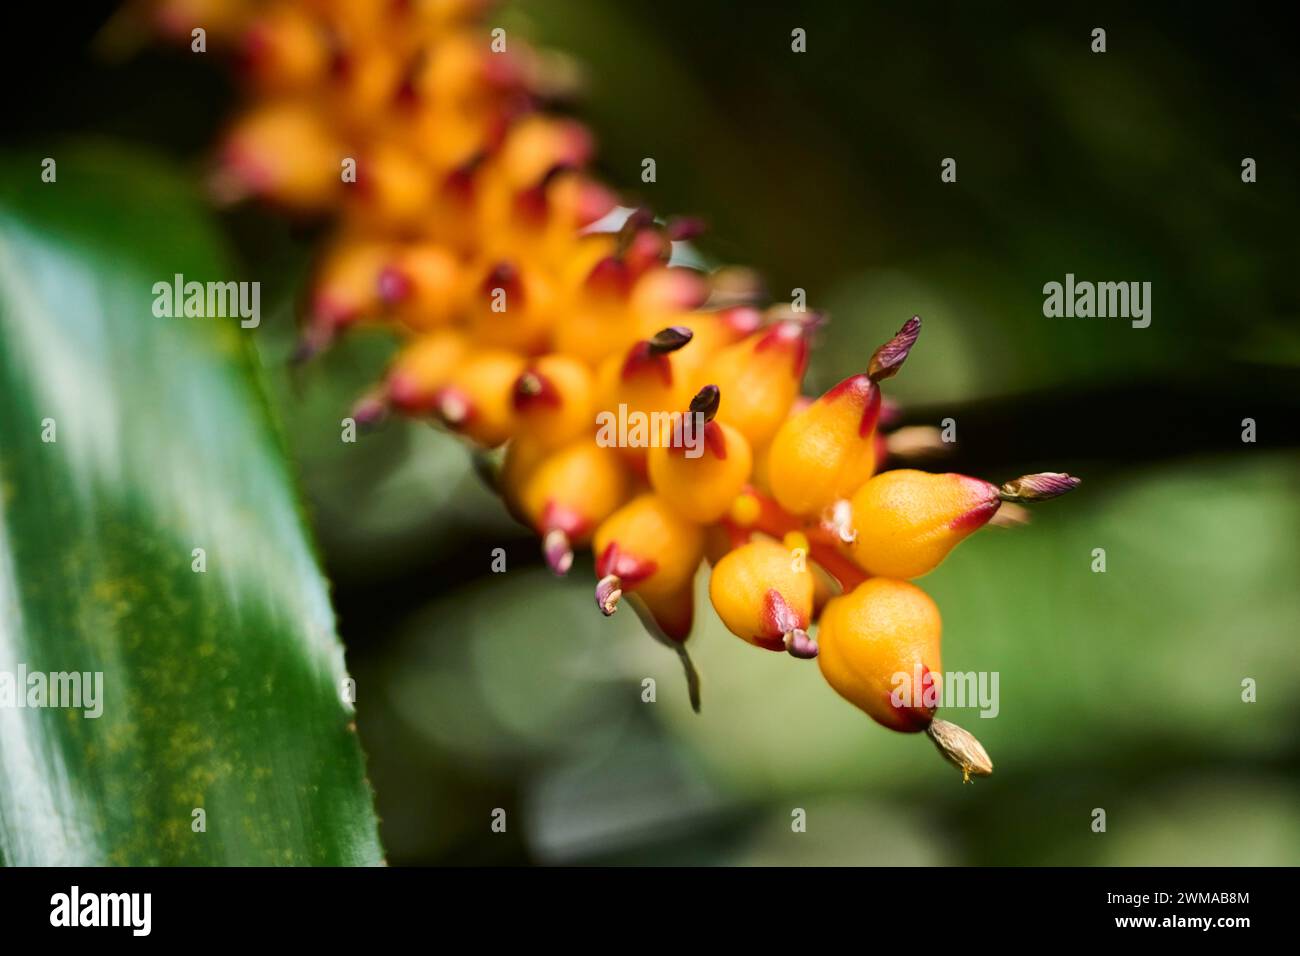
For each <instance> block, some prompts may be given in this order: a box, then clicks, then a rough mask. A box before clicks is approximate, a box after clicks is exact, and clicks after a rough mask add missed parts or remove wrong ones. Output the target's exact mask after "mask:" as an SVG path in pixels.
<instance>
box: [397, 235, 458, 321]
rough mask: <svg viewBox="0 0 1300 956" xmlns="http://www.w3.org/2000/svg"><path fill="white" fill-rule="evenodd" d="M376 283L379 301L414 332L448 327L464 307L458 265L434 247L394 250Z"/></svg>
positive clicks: (424, 245)
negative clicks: (390, 259)
mask: <svg viewBox="0 0 1300 956" xmlns="http://www.w3.org/2000/svg"><path fill="white" fill-rule="evenodd" d="M378 283H379V298H380V299H381V300H382V301H383V302H384V304H385V305H387V306H388V308H389V309H390V310H391V311H392V313H393V314H394V316H395V317H396V318H397V319H398V320H399V321H400V322H402V323H403V324H404V325H405V326H406V327H407V328H410V329H413V330H415V331H417V332H427V331H428V330H430V329H434V328H438V327H441V326H444V325H448V324H450V323H451V322H452V321H453V319H455V318H456V317H457V315H458V313H459V312H460V309H461V308H462V307H463V302H462V298H463V288H462V273H461V266H460V262H459V261H458V260H457V259H456V257H455V256H454V255H452V254H451V252H449V251H448V250H447V248H446V247H445V246H441V245H437V244H435V243H429V242H421V243H416V244H414V245H410V246H407V247H406V248H404V249H400V250H397V252H396V253H395V255H394V256H393V259H392V261H391V262H390V263H389V264H388V265H387V266H385V267H384V269H383V270H382V271H381V272H380V274H379V278H378Z"/></svg>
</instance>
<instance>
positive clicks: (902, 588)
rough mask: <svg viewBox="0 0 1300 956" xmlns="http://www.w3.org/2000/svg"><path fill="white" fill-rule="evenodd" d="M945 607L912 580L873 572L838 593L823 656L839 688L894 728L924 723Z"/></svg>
mask: <svg viewBox="0 0 1300 956" xmlns="http://www.w3.org/2000/svg"><path fill="white" fill-rule="evenodd" d="M942 630H943V624H942V621H941V620H940V618H939V609H938V608H937V607H936V606H935V603H934V601H932V600H931V599H930V597H929V595H927V594H926V593H925V592H924V591H922V590H921V589H920V588H918V587H917V586H916V585H914V584H908V583H907V582H906V581H894V580H890V579H889V578H872V579H871V580H870V581H865V582H863V583H862V584H859V585H858V586H857V587H856V588H854V589H853V590H852V591H850V592H849V593H848V594H844V595H841V596H840V597H837V598H835V599H834V600H832V601H831V602H830V603H829V604H828V605H827V606H826V610H825V611H823V612H822V619H821V627H820V629H819V630H818V633H817V639H818V643H819V645H820V647H821V653H820V654H819V655H818V657H817V663H818V665H819V666H820V667H821V671H822V676H823V677H825V678H826V682H827V683H828V684H830V685H831V687H833V688H834V689H835V692H836V693H837V694H839V695H840V696H841V697H843V698H844V699H845V700H847V701H848V702H849V703H851V704H853V705H854V706H855V707H858V708H859V709H861V710H863V711H865V712H866V713H867V715H868V716H870V717H871V719H872V720H874V721H876V723H878V724H881V725H883V726H885V727H888V728H890V729H891V730H899V731H903V732H906V733H913V732H917V731H921V730H925V729H926V728H927V727H928V726H929V725H930V721H931V719H932V718H933V716H934V710H935V708H936V707H937V706H938V701H939V691H940V689H941V687H940V681H941V677H940V675H941V674H942V672H943V667H942V664H941V663H940V656H939V639H940V636H941V633H942Z"/></svg>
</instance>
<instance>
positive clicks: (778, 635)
mask: <svg viewBox="0 0 1300 956" xmlns="http://www.w3.org/2000/svg"><path fill="white" fill-rule="evenodd" d="M813 592H814V582H813V576H812V573H811V572H810V571H809V570H808V567H807V565H806V563H805V561H804V560H803V558H802V557H801V556H799V555H797V554H796V553H794V552H792V551H791V550H790V549H788V548H786V547H784V546H782V545H780V544H777V543H776V542H774V541H769V540H766V539H759V540H756V541H751V542H749V543H748V544H744V545H741V546H740V547H739V548H736V549H735V550H734V551H731V552H729V553H728V554H726V555H725V556H724V557H723V558H722V560H720V561H719V562H718V563H717V564H716V565H714V567H713V575H712V577H710V579H709V597H710V599H711V600H712V601H713V606H714V608H715V609H716V610H717V612H718V616H719V617H721V618H722V623H723V624H725V625H726V626H727V630H729V631H731V633H733V634H735V635H736V636H737V637H739V638H741V639H742V640H745V641H747V642H749V643H750V644H753V645H755V646H756V647H762V648H766V649H767V650H770V651H787V652H789V653H790V654H792V655H794V656H796V657H804V658H808V657H815V656H816V654H817V645H816V644H815V643H814V642H813V641H812V640H811V638H809V637H808V626H809V624H810V623H811V620H812V611H813Z"/></svg>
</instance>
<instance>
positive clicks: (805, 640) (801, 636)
mask: <svg viewBox="0 0 1300 956" xmlns="http://www.w3.org/2000/svg"><path fill="white" fill-rule="evenodd" d="M782 640H783V641H784V643H785V650H786V653H787V654H789V655H790V656H791V657H797V658H799V659H800V660H802V661H810V660H812V659H813V658H814V657H816V656H817V642H816V641H814V640H813V639H812V638H811V637H809V636H808V632H807V631H805V630H803V629H802V628H798V627H796V628H795V629H794V630H792V631H786V632H785V635H784V637H783V638H782Z"/></svg>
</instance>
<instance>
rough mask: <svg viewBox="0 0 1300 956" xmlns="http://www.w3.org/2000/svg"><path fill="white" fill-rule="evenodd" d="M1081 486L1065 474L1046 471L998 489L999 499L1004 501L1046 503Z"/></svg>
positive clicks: (1076, 480) (1025, 476) (1079, 482)
mask: <svg viewBox="0 0 1300 956" xmlns="http://www.w3.org/2000/svg"><path fill="white" fill-rule="evenodd" d="M1080 484H1082V482H1081V480H1080V479H1078V478H1075V477H1073V476H1071V475H1067V474H1065V473H1064V472H1058V471H1044V472H1041V473H1040V474H1037V475H1024V476H1022V477H1020V478H1017V479H1016V480H1015V481H1008V482H1007V483H1006V484H1005V485H1003V486H1002V487H1001V488H1000V489H998V497H999V498H1001V499H1002V500H1003V501H1046V500H1047V499H1049V498H1058V497H1060V496H1061V495H1063V494H1065V493H1066V492H1067V491H1073V490H1074V489H1075V488H1078V487H1079V485H1080Z"/></svg>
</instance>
